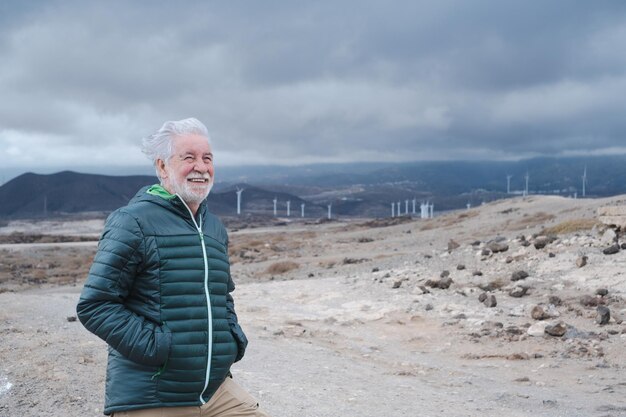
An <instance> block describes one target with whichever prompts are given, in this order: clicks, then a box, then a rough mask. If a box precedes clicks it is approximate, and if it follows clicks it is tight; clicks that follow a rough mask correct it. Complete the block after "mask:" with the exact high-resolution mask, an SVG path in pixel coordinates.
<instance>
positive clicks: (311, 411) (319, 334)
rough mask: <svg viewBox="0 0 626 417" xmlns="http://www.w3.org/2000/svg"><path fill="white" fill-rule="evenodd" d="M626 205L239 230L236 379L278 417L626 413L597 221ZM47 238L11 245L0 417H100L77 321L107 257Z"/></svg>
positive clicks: (616, 268)
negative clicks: (603, 210) (244, 338)
mask: <svg viewBox="0 0 626 417" xmlns="http://www.w3.org/2000/svg"><path fill="white" fill-rule="evenodd" d="M625 203H626V199H625V198H623V197H616V198H611V199H603V200H592V199H588V200H573V199H563V198H557V197H530V198H526V199H522V198H516V199H511V200H506V201H499V202H495V203H491V204H487V205H484V206H481V207H478V208H473V209H471V210H467V211H462V212H456V213H449V214H446V215H442V216H439V217H436V218H435V219H430V220H418V219H415V220H413V219H384V220H377V221H367V220H351V221H339V222H322V223H319V224H313V223H314V222H311V223H312V224H305V223H302V222H296V221H293V222H292V221H288V220H289V219H285V221H284V222H278V223H275V224H272V225H266V226H263V227H256V228H254V227H249V225H248V226H247V227H245V228H243V227H237V231H234V232H232V233H231V247H230V252H231V259H232V262H233V266H232V273H233V276H234V278H235V280H236V282H237V290H236V291H235V297H236V298H235V301H236V305H237V311H238V313H239V316H240V321H241V323H242V325H243V327H244V329H245V330H246V332H247V333H248V336H249V338H250V340H251V343H250V347H249V350H248V352H247V354H246V357H245V358H244V360H243V361H241V362H240V363H238V364H236V366H235V367H234V369H233V373H234V375H235V378H236V379H238V380H239V381H240V382H241V383H242V384H243V385H244V386H246V387H247V388H248V389H249V390H250V391H251V392H252V393H253V394H254V395H256V396H257V397H258V398H259V400H260V402H261V403H262V405H263V407H264V408H265V409H266V410H267V411H268V412H270V413H271V414H272V415H274V416H339V415H341V416H351V415H353V416H372V417H373V416H476V415H482V416H500V415H506V416H568V417H570V416H598V417H600V416H614V417H616V416H625V415H626V376H624V370H625V369H624V368H626V349H624V346H625V345H626V344H625V342H626V323H624V322H622V318H623V317H624V318H626V282H625V280H624V274H625V273H626V250H623V249H621V248H619V246H618V247H617V248H616V251H615V253H612V254H605V253H604V252H605V250H606V249H607V248H609V247H611V246H613V245H614V244H615V243H616V242H617V243H622V242H626V239H622V238H621V237H620V236H619V233H618V234H615V233H614V231H613V230H612V229H607V228H606V227H605V226H603V225H601V224H599V223H598V222H597V219H596V214H595V213H596V210H597V208H598V207H600V206H603V205H615V204H625ZM231 224H233V223H231ZM101 227H102V224H101V223H98V222H94V221H92V222H91V223H90V224H86V222H81V223H76V224H71V223H67V222H57V223H55V222H47V223H43V224H42V223H39V224H33V223H24V224H16V223H12V224H9V225H8V226H7V227H5V228H3V229H0V235H5V236H8V235H10V234H12V233H13V234H15V233H19V232H21V233H24V234H31V235H32V234H42V233H43V234H44V235H56V236H61V235H62V236H91V237H93V236H94V235H95V236H97V234H98V232H99V228H101ZM78 230H80V232H76V233H74V232H73V231H78ZM7 239H8V238H7ZM51 240H52V241H51V242H50V241H47V242H46V240H45V239H44V241H43V242H42V240H41V239H40V240H38V241H34V242H30V243H4V244H0V358H1V361H0V416H2V417H5V416H20V417H21V416H43V415H46V416H53V417H54V416H98V415H101V413H102V411H101V410H102V397H103V394H102V392H103V384H104V364H105V361H106V354H105V346H104V343H103V342H101V341H100V340H99V339H97V338H95V337H94V336H92V335H90V334H89V333H87V332H86V331H85V330H84V329H83V328H82V327H81V325H80V323H78V322H76V321H73V319H74V315H75V313H74V306H75V303H76V301H77V298H78V294H79V292H80V287H81V284H82V280H83V278H82V277H84V274H85V272H86V270H87V268H88V266H89V262H90V260H91V257H93V253H94V250H95V243H94V242H68V239H62V241H63V242H65V243H59V242H58V240H59V239H56V240H55V239H51ZM609 252H610V251H607V253H609Z"/></svg>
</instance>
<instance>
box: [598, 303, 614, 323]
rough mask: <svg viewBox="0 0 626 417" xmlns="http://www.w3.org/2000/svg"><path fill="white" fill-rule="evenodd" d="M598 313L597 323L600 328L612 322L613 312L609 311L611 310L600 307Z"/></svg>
mask: <svg viewBox="0 0 626 417" xmlns="http://www.w3.org/2000/svg"><path fill="white" fill-rule="evenodd" d="M596 311H597V313H598V314H597V316H596V323H598V324H599V325H600V326H604V325H605V324H608V323H609V320H611V310H609V308H608V307H605V306H598V308H597V310H596Z"/></svg>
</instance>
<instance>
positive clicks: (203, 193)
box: [157, 134, 214, 215]
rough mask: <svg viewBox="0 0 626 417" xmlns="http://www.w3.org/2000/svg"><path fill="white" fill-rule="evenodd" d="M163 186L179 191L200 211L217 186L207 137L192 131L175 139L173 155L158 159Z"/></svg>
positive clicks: (186, 200) (174, 191) (194, 209)
mask: <svg viewBox="0 0 626 417" xmlns="http://www.w3.org/2000/svg"><path fill="white" fill-rule="evenodd" d="M157 168H158V170H159V175H160V177H161V184H162V185H163V188H165V189H166V190H167V191H169V192H170V193H172V194H178V195H179V196H180V197H181V198H182V199H183V200H184V201H185V203H187V205H188V206H189V208H191V210H192V212H193V214H194V215H195V214H196V211H197V210H198V206H199V205H200V203H201V202H202V201H203V200H204V199H205V198H206V197H207V196H208V195H209V192H210V191H211V187H212V186H213V173H214V168H213V153H212V152H211V145H209V141H208V140H207V138H206V137H204V136H201V135H195V134H189V135H181V136H177V137H176V138H174V140H173V142H172V156H171V157H170V158H169V159H168V160H167V161H163V160H162V159H159V160H157Z"/></svg>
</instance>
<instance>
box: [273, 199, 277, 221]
mask: <svg viewBox="0 0 626 417" xmlns="http://www.w3.org/2000/svg"><path fill="white" fill-rule="evenodd" d="M273 201H274V217H276V203H278V199H277V198H276V197H274V200H273Z"/></svg>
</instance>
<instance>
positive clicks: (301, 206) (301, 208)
mask: <svg viewBox="0 0 626 417" xmlns="http://www.w3.org/2000/svg"><path fill="white" fill-rule="evenodd" d="M300 210H301V211H302V215H301V216H300V217H304V203H302V204H300Z"/></svg>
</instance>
